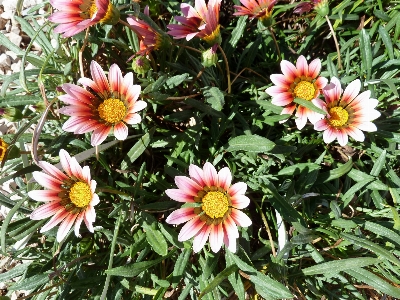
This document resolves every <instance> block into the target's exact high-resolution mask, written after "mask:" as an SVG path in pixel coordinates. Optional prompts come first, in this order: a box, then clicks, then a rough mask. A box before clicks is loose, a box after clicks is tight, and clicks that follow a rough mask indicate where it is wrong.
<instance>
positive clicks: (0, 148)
mask: <svg viewBox="0 0 400 300" xmlns="http://www.w3.org/2000/svg"><path fill="white" fill-rule="evenodd" d="M7 148H8V144H7V143H6V142H5V141H4V140H3V139H2V138H0V161H3V159H4V156H5V155H6V152H7Z"/></svg>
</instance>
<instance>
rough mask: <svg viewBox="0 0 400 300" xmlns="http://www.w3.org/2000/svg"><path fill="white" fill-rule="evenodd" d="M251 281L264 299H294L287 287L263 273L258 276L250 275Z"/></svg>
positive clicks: (258, 273)
mask: <svg viewBox="0 0 400 300" xmlns="http://www.w3.org/2000/svg"><path fill="white" fill-rule="evenodd" d="M249 280H250V281H251V282H253V283H254V284H255V287H256V290H257V292H258V293H259V294H260V295H261V296H263V297H264V298H267V299H268V298H271V297H272V298H278V299H286V298H290V299H292V298H293V295H292V294H291V293H290V291H289V290H288V289H287V287H285V286H284V285H283V284H282V283H280V282H278V281H276V280H274V279H272V278H270V277H269V276H267V275H264V274H263V273H260V272H257V275H250V278H249Z"/></svg>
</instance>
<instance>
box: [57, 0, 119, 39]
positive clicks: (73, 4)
mask: <svg viewBox="0 0 400 300" xmlns="http://www.w3.org/2000/svg"><path fill="white" fill-rule="evenodd" d="M50 4H51V5H52V6H53V7H54V8H56V9H58V10H59V11H57V12H55V13H54V14H52V15H51V16H50V17H49V20H50V21H51V22H53V23H58V24H60V25H58V26H57V27H56V28H55V29H54V32H55V33H62V35H63V37H70V36H73V35H75V34H77V33H79V32H81V31H83V30H85V29H86V28H88V27H89V26H92V25H95V24H97V23H102V24H111V25H114V24H116V23H117V22H118V21H119V10H118V9H117V8H116V7H115V6H114V5H113V4H112V3H111V2H110V0H50Z"/></svg>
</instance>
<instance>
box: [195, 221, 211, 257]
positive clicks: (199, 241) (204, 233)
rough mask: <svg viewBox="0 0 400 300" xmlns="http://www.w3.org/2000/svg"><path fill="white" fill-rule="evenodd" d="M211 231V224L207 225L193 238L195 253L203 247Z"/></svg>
mask: <svg viewBox="0 0 400 300" xmlns="http://www.w3.org/2000/svg"><path fill="white" fill-rule="evenodd" d="M210 232H211V226H207V225H205V226H204V227H203V228H202V229H201V230H200V231H199V233H198V234H197V235H196V236H195V237H194V239H193V251H194V252H195V253H197V252H199V251H200V250H201V249H203V247H204V245H205V244H206V242H207V240H208V237H209V235H210Z"/></svg>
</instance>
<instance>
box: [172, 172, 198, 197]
mask: <svg viewBox="0 0 400 300" xmlns="http://www.w3.org/2000/svg"><path fill="white" fill-rule="evenodd" d="M175 184H176V185H177V187H178V188H179V189H180V190H182V191H185V193H187V194H188V195H190V196H193V197H195V196H197V193H198V192H199V191H200V190H202V187H201V186H200V185H198V184H197V183H196V182H195V181H194V180H192V179H190V178H188V177H186V176H176V177H175Z"/></svg>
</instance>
